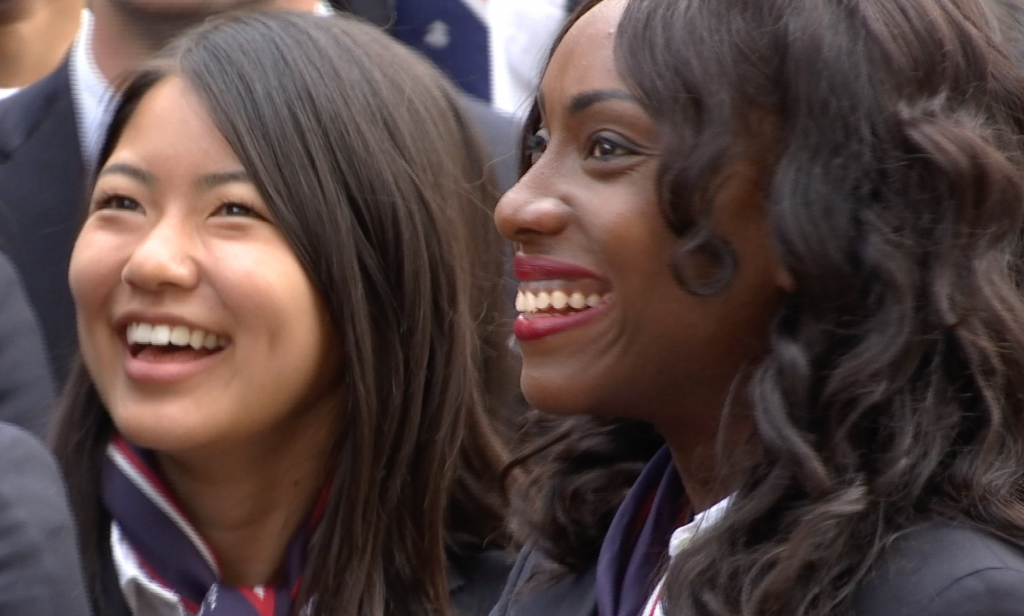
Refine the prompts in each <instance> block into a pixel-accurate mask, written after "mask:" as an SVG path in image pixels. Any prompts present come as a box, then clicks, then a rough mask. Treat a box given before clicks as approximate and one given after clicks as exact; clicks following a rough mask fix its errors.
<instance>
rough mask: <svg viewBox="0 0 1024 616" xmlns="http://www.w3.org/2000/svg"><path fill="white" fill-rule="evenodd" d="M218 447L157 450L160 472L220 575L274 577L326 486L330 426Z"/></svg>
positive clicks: (253, 580)
mask: <svg viewBox="0 0 1024 616" xmlns="http://www.w3.org/2000/svg"><path fill="white" fill-rule="evenodd" d="M319 425H320V426H321V430H319V431H318V432H316V433H313V434H303V435H294V434H293V435H289V436H288V437H286V438H280V439H276V440H275V442H273V443H266V442H263V443H259V444H248V445H247V446H244V447H235V448H230V452H228V451H226V450H225V449H220V450H218V451H217V452H216V454H212V455H199V454H195V453H194V452H190V453H189V454H186V455H164V454H158V459H159V463H160V468H161V471H162V472H163V474H164V476H165V477H166V479H167V482H168V484H169V485H170V487H171V489H172V490H173V491H174V493H175V495H176V496H177V497H178V500H179V501H180V502H181V504H182V506H183V507H184V509H185V512H186V514H187V515H188V517H189V519H190V521H191V522H192V524H194V525H195V527H196V528H197V530H198V531H199V533H200V534H201V535H202V536H203V538H204V539H206V541H207V542H208V543H209V544H210V546H211V547H212V548H213V551H214V553H215V554H216V555H217V559H218V561H219V564H220V568H221V580H222V581H223V582H225V583H228V584H235V585H239V586H261V585H267V584H273V583H274V582H275V581H277V578H278V577H279V574H280V569H281V564H282V562H283V560H284V556H285V552H286V550H287V548H288V543H289V541H290V540H291V538H292V536H293V535H294V533H295V531H296V530H297V529H298V528H299V526H300V525H301V524H302V523H303V522H304V521H305V520H306V519H307V517H308V516H309V513H310V512H311V510H312V509H313V506H314V504H315V502H316V500H317V498H318V496H319V495H320V493H321V492H322V490H323V488H324V485H325V481H326V478H325V474H324V471H325V464H324V462H325V460H326V459H327V456H328V455H329V453H328V452H329V450H330V447H331V441H332V439H333V436H334V434H335V431H334V430H323V429H322V426H323V424H322V423H321V424H319Z"/></svg>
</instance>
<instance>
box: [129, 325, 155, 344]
mask: <svg viewBox="0 0 1024 616" xmlns="http://www.w3.org/2000/svg"><path fill="white" fill-rule="evenodd" d="M152 335H153V326H152V325H150V324H149V323H137V324H136V327H135V340H132V339H131V338H129V339H128V342H137V343H139V344H149V339H150V337H151V336H152Z"/></svg>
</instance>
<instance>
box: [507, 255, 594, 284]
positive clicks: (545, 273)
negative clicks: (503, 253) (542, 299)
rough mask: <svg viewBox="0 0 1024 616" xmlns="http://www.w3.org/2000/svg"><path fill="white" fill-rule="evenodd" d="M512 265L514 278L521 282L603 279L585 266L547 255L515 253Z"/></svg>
mask: <svg viewBox="0 0 1024 616" xmlns="http://www.w3.org/2000/svg"><path fill="white" fill-rule="evenodd" d="M512 265H513V267H514V269H515V273H516V278H518V279H519V280H520V281H523V282H526V281H529V280H578V279H580V278H593V279H595V280H604V278H602V277H601V276H599V275H598V274H596V273H594V272H592V271H590V270H588V269H587V268H585V267H582V266H579V265H574V264H572V263H566V262H564V261H556V260H555V259H549V258H547V257H528V256H526V255H516V258H515V260H514V261H513V262H512Z"/></svg>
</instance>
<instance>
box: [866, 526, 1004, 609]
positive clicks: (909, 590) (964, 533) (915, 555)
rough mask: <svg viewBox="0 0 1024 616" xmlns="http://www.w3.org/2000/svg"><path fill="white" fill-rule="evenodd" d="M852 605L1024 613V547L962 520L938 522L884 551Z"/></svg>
mask: <svg viewBox="0 0 1024 616" xmlns="http://www.w3.org/2000/svg"><path fill="white" fill-rule="evenodd" d="M853 607H854V614H856V615H857V616H888V615H890V614H891V615H893V616H896V615H899V616H916V615H921V616H923V615H925V614H927V615H929V616H974V615H976V614H985V615H986V616H1004V615H1005V616H1009V615H1011V614H1013V615H1019V614H1024V551H1022V550H1021V548H1019V547H1017V546H1014V545H1013V544H1011V543H1009V542H1007V541H1004V540H1002V539H999V538H998V537H995V536H994V535H990V534H988V533H985V532H983V531H980V530H977V529H975V528H972V527H969V526H966V525H963V524H957V523H952V522H933V523H930V524H928V525H926V526H923V527H920V528H917V529H915V530H913V531H910V532H907V533H905V534H903V535H901V536H900V537H899V538H897V539H896V540H895V541H894V542H893V543H892V544H891V545H890V546H889V547H888V548H887V549H886V551H885V552H883V553H882V556H881V557H880V559H879V561H878V562H877V563H876V564H875V566H874V570H873V573H872V574H871V575H870V576H869V577H868V579H867V580H866V581H865V582H864V584H863V585H862V587H861V588H860V590H859V591H858V592H857V593H856V595H855V596H854V602H853Z"/></svg>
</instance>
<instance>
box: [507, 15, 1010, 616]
mask: <svg viewBox="0 0 1024 616" xmlns="http://www.w3.org/2000/svg"><path fill="white" fill-rule="evenodd" d="M999 10H1001V9H999ZM1001 15H1002V13H1000V12H998V10H994V9H993V7H992V6H990V5H989V4H986V3H985V2H983V1H981V0H795V1H794V0H756V1H754V0H643V1H639V0H633V1H632V2H627V1H626V0H604V1H603V2H602V1H601V0H596V1H593V0H592V1H590V2H584V3H583V5H582V6H580V7H579V9H578V10H577V11H576V12H575V13H574V14H573V16H572V17H571V18H570V20H569V24H568V25H567V26H566V30H565V32H564V33H563V35H562V36H561V37H560V38H559V41H558V42H557V43H556V46H555V49H554V51H553V53H552V56H551V58H550V61H549V63H548V65H547V68H546V72H545V75H544V78H543V81H542V84H541V88H540V95H539V96H538V98H537V103H536V105H535V107H534V109H533V112H532V114H531V116H530V121H529V122H528V126H527V131H526V134H527V139H526V140H525V146H526V147H525V155H524V161H523V163H524V164H523V169H524V175H523V177H522V178H521V180H520V181H519V183H518V184H517V185H516V187H515V188H513V189H512V190H511V191H510V192H509V193H508V194H506V196H505V197H504V198H503V199H502V201H501V202H500V203H499V206H498V209H497V213H496V220H497V224H498V227H499V229H500V230H501V231H502V233H503V234H504V235H505V236H506V237H507V238H509V239H511V240H513V241H514V242H516V244H517V249H518V253H517V257H516V270H517V274H518V275H519V278H520V281H521V285H520V296H519V300H518V304H519V306H518V308H519V310H520V312H521V315H520V317H519V318H518V320H517V321H516V334H517V336H518V338H519V341H520V345H521V348H522V355H523V364H524V365H523V377H522V385H523V391H524V393H525V394H526V396H527V398H528V399H529V400H530V401H531V403H532V404H533V405H534V406H535V407H536V408H537V409H538V410H539V411H540V413H537V414H536V415H535V417H534V419H533V423H532V424H531V426H530V428H531V429H530V430H528V431H527V435H528V437H529V435H530V434H544V435H545V436H544V437H543V438H542V439H540V440H533V441H531V440H529V438H528V439H527V441H526V445H527V446H528V449H525V450H523V451H522V452H521V454H520V457H519V458H518V460H519V465H521V466H524V468H528V469H530V472H531V473H532V476H531V477H530V478H529V479H528V480H527V481H526V482H525V483H524V484H523V485H522V486H521V490H520V491H519V494H518V495H517V497H516V511H515V527H516V530H517V532H518V533H519V535H520V537H521V539H522V540H523V541H524V542H525V543H526V544H527V548H526V549H525V551H524V552H523V554H522V555H521V556H520V560H519V563H518V565H517V567H516V569H515V570H514V572H513V577H512V579H511V581H510V585H509V588H508V589H507V590H506V594H505V597H504V599H503V600H502V601H501V602H500V603H499V606H498V608H497V609H496V611H495V612H493V614H494V615H498V616H506V615H509V616H511V615H515V616H531V615H534V614H537V615H540V614H544V615H545V616H551V615H556V616H565V615H580V616H584V615H585V616H590V615H592V614H594V613H595V611H596V612H597V613H599V614H600V615H601V616H637V615H638V614H642V615H643V616H647V615H649V614H671V615H687V616H688V615H700V616H726V615H729V616H740V615H744V616H755V615H756V616H768V615H773V616H826V615H829V616H831V615H853V614H857V615H865V616H866V615H869V614H870V615H888V614H893V615H895V614H941V615H943V616H946V615H950V616H952V615H961V614H962V615H966V614H986V615H989V616H991V615H992V614H1018V613H1022V611H1024V607H1022V606H1024V552H1022V549H1024V483H1022V476H1024V441H1022V439H1021V431H1022V428H1024V299H1022V296H1021V292H1020V287H1019V284H1018V281H1019V280H1020V271H1019V263H1020V254H1021V252H1020V242H1019V238H1020V237H1021V231H1022V224H1024V173H1022V166H1021V160H1022V138H1021V135H1022V134H1024V126H1022V122H1024V120H1022V118H1024V79H1022V74H1021V73H1020V72H1019V69H1018V67H1017V66H1015V63H1014V62H1013V60H1012V59H1011V57H1010V54H1011V53H1012V52H1011V51H1010V50H1009V48H1010V47H1011V45H1012V44H1013V43H1012V41H1016V40H1018V37H1017V36H1016V35H1017V34H1018V33H1017V32H1015V31H1012V28H1013V27H1014V26H1012V25H1009V24H1007V23H1006V22H1005V20H1002V19H1000V16H1001ZM544 413H547V415H545V414H544ZM552 424H554V425H552ZM559 425H560V427H559ZM524 463H526V464H525V465H524Z"/></svg>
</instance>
